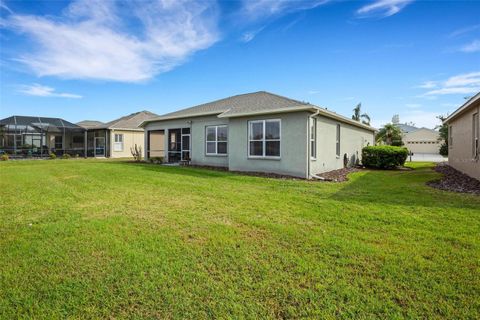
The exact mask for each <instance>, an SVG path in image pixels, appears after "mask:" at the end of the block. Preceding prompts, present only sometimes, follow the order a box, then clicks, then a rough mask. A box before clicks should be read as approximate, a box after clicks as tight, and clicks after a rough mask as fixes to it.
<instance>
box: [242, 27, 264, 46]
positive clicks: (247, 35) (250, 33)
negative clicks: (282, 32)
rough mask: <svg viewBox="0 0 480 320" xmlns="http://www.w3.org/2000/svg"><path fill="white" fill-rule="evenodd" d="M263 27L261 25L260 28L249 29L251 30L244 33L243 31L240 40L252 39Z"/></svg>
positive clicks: (247, 40)
mask: <svg viewBox="0 0 480 320" xmlns="http://www.w3.org/2000/svg"><path fill="white" fill-rule="evenodd" d="M263 28H264V27H261V28H258V29H256V30H251V31H247V32H245V33H243V35H242V38H241V40H242V42H250V41H252V40H253V39H254V38H255V37H256V36H257V34H259V33H260V32H261V31H262V30H263Z"/></svg>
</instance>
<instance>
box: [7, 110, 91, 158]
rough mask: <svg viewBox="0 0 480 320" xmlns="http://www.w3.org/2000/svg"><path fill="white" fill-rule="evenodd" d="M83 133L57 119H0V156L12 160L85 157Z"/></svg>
mask: <svg viewBox="0 0 480 320" xmlns="http://www.w3.org/2000/svg"><path fill="white" fill-rule="evenodd" d="M85 132H86V130H85V129H84V128H82V127H80V126H78V125H76V124H73V123H71V122H68V121H66V120H63V119H60V118H46V117H30V116H11V117H8V118H5V119H2V120H0V153H7V154H10V155H11V156H12V157H47V156H48V155H49V154H50V153H55V154H56V155H57V156H60V155H63V154H65V153H68V154H70V155H78V156H82V157H83V156H84V155H85V141H86V135H85Z"/></svg>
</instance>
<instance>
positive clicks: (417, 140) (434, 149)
mask: <svg viewBox="0 0 480 320" xmlns="http://www.w3.org/2000/svg"><path fill="white" fill-rule="evenodd" d="M439 139H440V134H439V132H438V131H436V130H432V129H428V128H416V129H415V130H412V131H409V132H404V133H403V137H402V140H403V143H405V147H407V149H408V150H409V151H410V152H413V153H414V154H417V153H425V154H439V151H440V146H441V145H442V142H443V141H441V140H439Z"/></svg>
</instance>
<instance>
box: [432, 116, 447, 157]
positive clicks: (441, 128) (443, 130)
mask: <svg viewBox="0 0 480 320" xmlns="http://www.w3.org/2000/svg"><path fill="white" fill-rule="evenodd" d="M446 118H447V117H446V116H444V115H439V116H437V119H439V120H440V121H442V124H441V125H438V126H436V127H435V129H438V133H439V137H438V140H439V141H441V142H442V144H441V145H440V151H439V153H440V154H441V155H442V156H444V157H446V156H448V125H447V124H446V123H445V122H444V121H445V119H446Z"/></svg>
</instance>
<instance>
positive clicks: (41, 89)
mask: <svg viewBox="0 0 480 320" xmlns="http://www.w3.org/2000/svg"><path fill="white" fill-rule="evenodd" d="M18 92H20V93H22V94H26V95H28V96H36V97H55V98H71V99H80V98H82V96H81V95H78V94H73V93H61V92H55V89H54V88H52V87H47V86H43V85H41V84H38V83H34V84H32V85H22V86H20V89H18Z"/></svg>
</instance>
